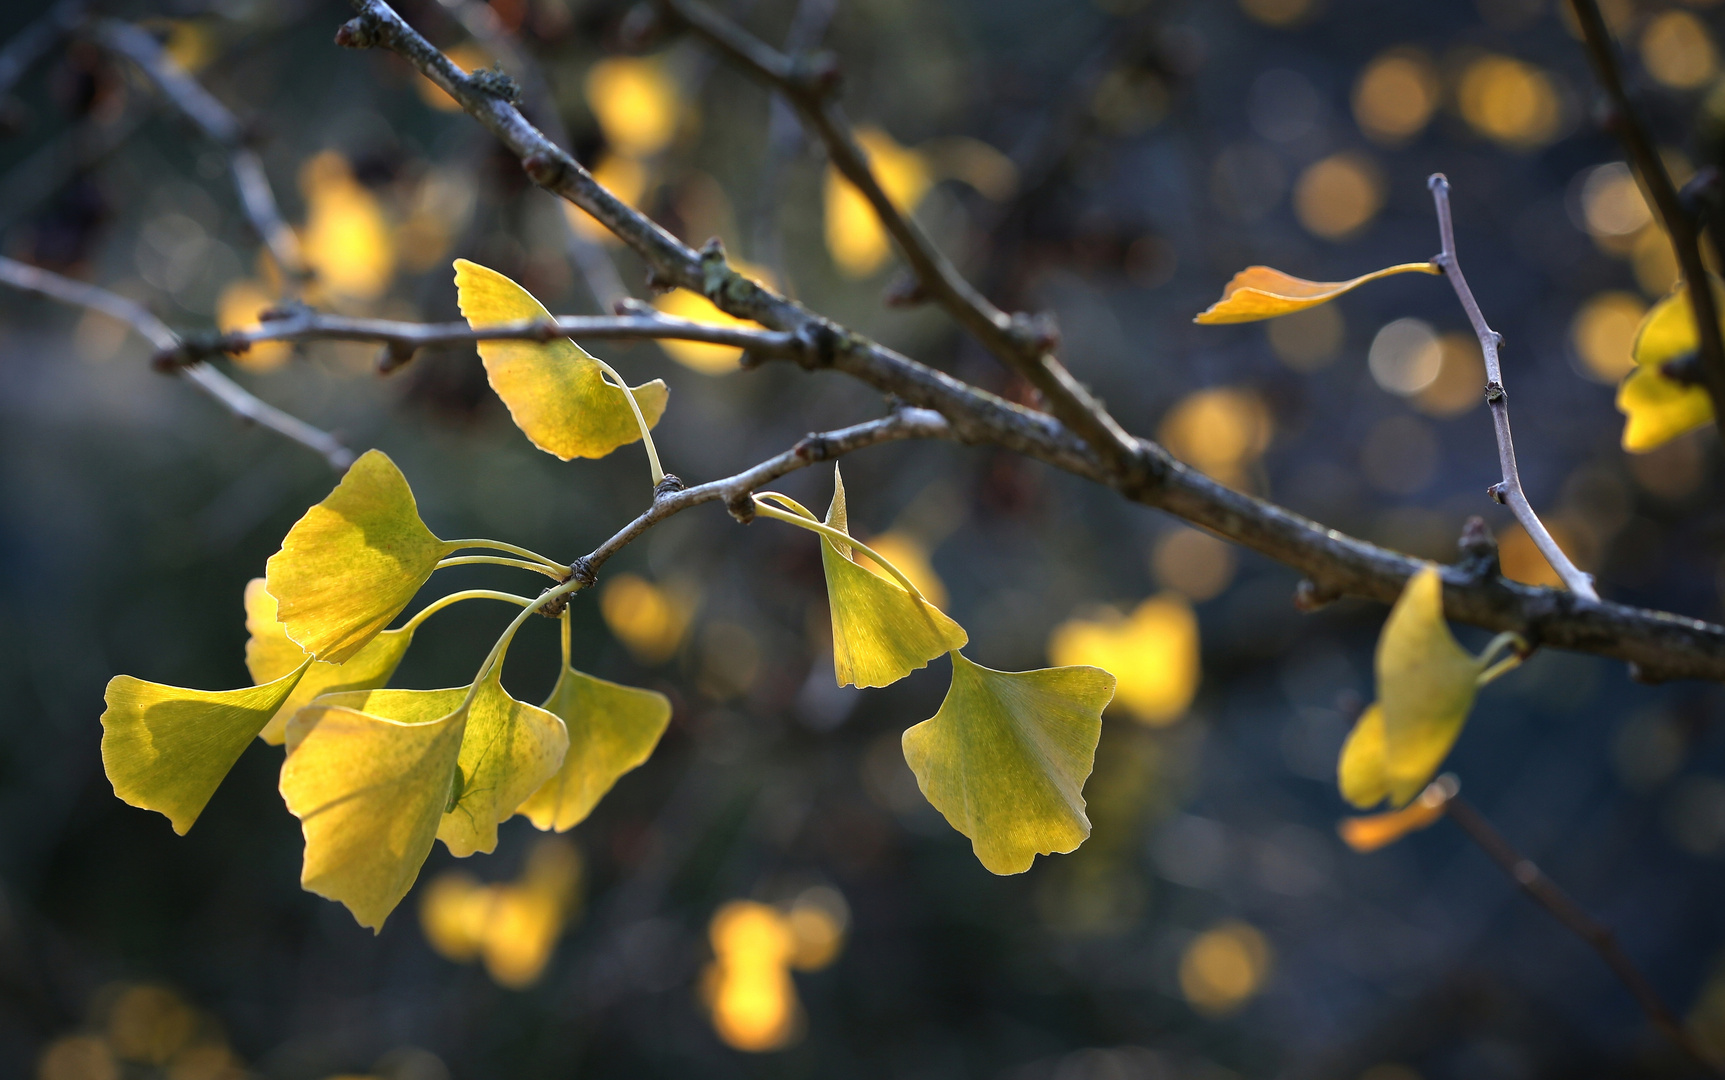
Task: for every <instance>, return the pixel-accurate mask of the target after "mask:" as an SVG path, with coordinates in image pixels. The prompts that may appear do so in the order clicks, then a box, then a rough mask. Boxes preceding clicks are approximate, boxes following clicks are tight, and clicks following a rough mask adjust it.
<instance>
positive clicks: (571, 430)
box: [455, 259, 669, 461]
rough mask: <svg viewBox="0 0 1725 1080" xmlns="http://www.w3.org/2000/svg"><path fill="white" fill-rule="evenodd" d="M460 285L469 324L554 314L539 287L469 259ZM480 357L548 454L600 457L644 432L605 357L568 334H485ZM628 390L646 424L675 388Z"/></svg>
mask: <svg viewBox="0 0 1725 1080" xmlns="http://www.w3.org/2000/svg"><path fill="white" fill-rule="evenodd" d="M455 291H456V301H457V303H459V304H460V306H461V314H462V315H463V316H465V317H466V318H467V324H468V325H469V326H474V327H479V326H495V325H496V324H498V323H506V322H517V321H520V320H522V319H543V320H545V321H546V322H550V321H551V320H552V315H551V313H550V312H549V311H546V310H545V307H544V305H542V304H540V303H539V301H537V300H535V299H534V298H533V294H532V293H530V292H528V291H527V290H526V289H523V288H522V287H521V286H519V285H517V284H516V283H515V282H513V281H511V280H509V279H508V278H506V277H504V276H503V275H502V274H499V273H498V272H497V271H495V270H492V269H489V268H487V267H484V266H480V265H479V264H478V263H472V262H468V261H467V260H466V259H457V260H455ZM479 356H480V359H481V360H483V361H484V362H485V375H486V378H488V379H490V380H491V389H492V390H494V391H496V392H497V396H498V397H500V398H502V399H503V403H504V404H505V405H507V406H508V407H509V415H510V416H511V417H513V418H514V420H515V426H516V427H519V428H520V429H521V430H522V431H523V432H525V433H526V435H527V437H528V439H530V440H532V442H533V445H534V446H537V447H538V448H539V449H541V450H543V451H545V452H546V453H548V454H555V455H557V456H558V457H560V458H562V459H563V460H564V461H568V460H569V459H570V458H578V457H581V458H599V457H604V456H605V455H606V454H609V453H610V452H611V451H613V450H615V449H617V448H618V447H619V446H627V445H628V444H629V443H632V442H635V441H636V440H638V439H639V438H640V437H641V429H640V425H639V424H637V423H636V421H635V411H634V410H633V409H631V408H630V407H629V401H628V399H627V398H626V397H624V396H623V394H624V391H623V389H622V388H621V387H618V386H613V385H612V384H610V383H608V382H606V380H605V376H604V372H603V370H602V369H601V368H600V366H599V364H598V362H597V361H595V360H594V359H593V358H592V357H591V356H589V355H587V353H586V351H585V350H583V349H582V348H581V346H579V345H577V344H575V343H574V342H573V341H571V340H569V339H568V338H557V339H555V340H552V341H547V342H545V343H543V344H541V343H538V342H533V341H482V342H480V343H479ZM629 392H630V393H633V394H634V395H635V401H636V403H637V404H638V405H639V406H640V407H641V415H642V417H643V418H644V419H645V420H646V421H647V426H648V427H653V426H654V425H656V424H657V423H658V422H659V417H660V416H662V415H664V412H665V399H666V396H667V395H668V393H669V391H667V390H666V388H665V384H664V382H663V381H662V380H660V379H654V380H653V381H652V382H650V383H646V384H645V385H642V386H637V387H635V388H634V389H633V390H631V391H629Z"/></svg>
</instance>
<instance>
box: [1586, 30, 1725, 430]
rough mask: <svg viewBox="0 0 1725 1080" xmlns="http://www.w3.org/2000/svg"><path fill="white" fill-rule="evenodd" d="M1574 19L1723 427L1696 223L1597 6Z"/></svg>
mask: <svg viewBox="0 0 1725 1080" xmlns="http://www.w3.org/2000/svg"><path fill="white" fill-rule="evenodd" d="M1570 5H1571V6H1572V7H1573V8H1574V9H1575V17H1576V20H1577V21H1578V22H1580V24H1581V36H1582V40H1583V41H1584V42H1585V43H1586V45H1587V58H1588V60H1589V62H1590V63H1592V65H1593V73H1594V75H1595V76H1596V77H1597V78H1598V79H1599V83H1600V86H1601V87H1602V88H1604V90H1605V93H1606V96H1607V97H1609V98H1610V99H1611V112H1610V113H1609V114H1608V116H1607V119H1606V123H1605V126H1606V127H1607V128H1609V129H1610V130H1611V131H1612V132H1613V133H1614V134H1616V136H1617V138H1618V140H1619V141H1620V142H1622V143H1623V148H1624V149H1625V150H1627V151H1628V152H1629V157H1630V159H1631V160H1633V161H1634V162H1635V171H1636V172H1638V173H1640V174H1641V182H1642V183H1643V184H1645V185H1647V192H1648V194H1650V195H1652V196H1653V207H1654V209H1655V210H1656V211H1658V213H1659V222H1660V224H1661V225H1663V226H1664V227H1665V235H1666V236H1667V237H1669V238H1670V240H1671V247H1672V250H1673V251H1675V252H1676V253H1677V265H1678V267H1679V268H1680V269H1681V271H1682V274H1683V280H1684V281H1685V282H1687V283H1688V285H1689V310H1690V312H1691V313H1692V314H1693V315H1694V316H1695V332H1696V336H1697V339H1698V340H1699V342H1700V345H1701V347H1700V350H1699V359H1700V365H1699V371H1698V374H1699V375H1700V379H1701V384H1702V385H1703V386H1704V387H1706V388H1707V396H1708V397H1709V398H1711V399H1712V401H1713V415H1714V416H1716V417H1719V418H1720V423H1725V332H1722V331H1721V330H1720V327H1719V307H1718V304H1717V303H1716V302H1715V300H1714V296H1713V290H1712V289H1711V288H1709V287H1708V284H1707V282H1708V280H1709V278H1708V274H1707V266H1706V264H1705V263H1704V262H1703V261H1702V259H1701V238H1700V230H1698V229H1697V228H1696V227H1695V219H1694V218H1692V217H1690V216H1689V212H1688V211H1687V210H1686V209H1684V206H1683V200H1682V199H1680V198H1679V197H1678V195H1677V186H1676V185H1675V184H1673V183H1672V182H1671V174H1670V173H1669V172H1667V171H1666V168H1665V160H1664V159H1663V158H1661V157H1660V156H1659V148H1658V147H1656V146H1655V145H1654V144H1653V138H1652V136H1650V135H1649V134H1648V133H1647V128H1646V127H1645V126H1644V125H1643V124H1642V123H1641V119H1640V117H1638V116H1637V115H1636V114H1635V108H1634V106H1633V105H1632V104H1631V102H1630V100H1629V91H1628V89H1627V88H1626V87H1625V86H1624V83H1623V69H1622V66H1621V65H1620V64H1619V63H1618V59H1617V48H1616V46H1615V45H1613V44H1612V42H1611V31H1610V30H1609V29H1607V27H1606V25H1605V19H1604V17H1603V16H1601V15H1600V13H1599V4H1598V3H1597V2H1596V0H1570Z"/></svg>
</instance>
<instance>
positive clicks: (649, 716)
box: [520, 664, 671, 832]
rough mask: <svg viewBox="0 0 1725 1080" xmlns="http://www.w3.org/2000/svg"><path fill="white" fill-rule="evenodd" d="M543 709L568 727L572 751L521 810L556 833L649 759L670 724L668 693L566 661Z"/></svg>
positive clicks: (578, 819)
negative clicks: (606, 676)
mask: <svg viewBox="0 0 1725 1080" xmlns="http://www.w3.org/2000/svg"><path fill="white" fill-rule="evenodd" d="M542 707H543V708H544V709H545V710H546V711H548V712H550V713H553V714H554V715H556V716H559V717H561V718H562V720H563V723H564V725H565V726H566V727H567V728H568V729H569V752H568V753H567V754H565V755H564V757H563V765H562V767H561V768H560V769H558V770H557V774H556V775H555V776H553V777H552V778H551V779H549V780H547V781H545V783H544V785H543V786H541V787H540V788H539V790H538V791H535V792H534V793H533V794H532V796H531V797H529V798H528V800H527V801H526V802H525V803H522V804H521V811H520V812H521V813H523V814H526V815H527V817H528V818H530V819H531V820H532V822H533V824H534V825H535V826H537V827H539V828H541V829H555V830H556V831H558V832H565V831H567V830H569V829H572V828H574V827H575V826H576V825H578V824H580V823H581V822H582V821H583V820H584V819H585V818H586V817H587V815H588V814H589V813H591V812H592V810H593V807H594V806H596V805H598V802H599V800H600V799H602V798H604V797H605V793H606V792H608V791H610V790H611V787H612V785H613V784H615V783H616V782H617V780H618V778H619V777H621V776H622V775H623V774H624V773H626V772H628V771H629V770H630V769H633V768H635V767H636V766H637V765H639V764H641V763H642V762H643V761H646V760H647V758H648V757H650V756H651V755H652V753H653V748H654V747H655V746H657V745H658V744H659V737H660V736H661V735H663V734H664V733H665V725H667V724H669V723H670V722H671V701H670V699H669V698H667V697H666V696H665V695H664V694H660V693H656V692H654V691H652V690H639V689H636V688H635V687H633V686H620V685H618V684H617V683H614V682H607V681H605V680H604V679H596V678H594V677H593V676H591V675H584V674H582V673H581V672H579V671H576V670H575V669H574V668H572V667H569V666H568V665H567V664H566V665H564V667H563V673H562V674H561V675H559V676H558V678H557V685H556V686H554V687H552V689H551V696H550V697H549V698H547V699H546V701H545V704H544V706H542Z"/></svg>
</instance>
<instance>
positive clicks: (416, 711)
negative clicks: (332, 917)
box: [281, 686, 467, 930]
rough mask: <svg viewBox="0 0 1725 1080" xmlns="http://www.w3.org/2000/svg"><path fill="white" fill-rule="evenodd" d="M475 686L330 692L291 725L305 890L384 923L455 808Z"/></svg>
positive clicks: (289, 793)
mask: <svg viewBox="0 0 1725 1080" xmlns="http://www.w3.org/2000/svg"><path fill="white" fill-rule="evenodd" d="M466 697H467V687H465V686H463V687H457V688H455V689H451V690H355V691H350V692H348V693H342V694H327V695H325V696H324V697H321V698H319V699H317V700H316V701H314V702H312V703H311V704H310V705H308V706H306V707H305V708H303V709H301V710H300V711H299V712H297V713H295V714H294V716H293V718H292V719H291V720H290V721H288V725H287V747H288V756H287V760H286V761H285V762H283V763H282V772H281V792H282V798H283V799H285V800H286V802H287V807H288V810H289V811H291V812H292V813H293V814H294V816H295V817H298V818H299V819H300V828H301V830H302V831H303V832H304V833H305V865H304V868H303V870H302V871H301V874H300V884H301V885H303V886H304V887H305V888H306V889H307V890H309V891H311V892H314V893H317V894H318V895H319V896H322V897H325V898H327V899H330V900H338V901H340V902H341V903H343V904H345V905H347V909H348V910H349V911H351V912H352V913H353V917H354V918H355V919H357V920H358V921H359V923H360V925H361V926H369V927H371V928H372V929H373V930H382V929H383V921H384V920H385V919H386V918H388V917H389V913H390V912H391V911H394V910H395V905H397V904H398V903H400V902H401V898H402V897H403V896H406V895H407V890H408V889H410V888H412V887H413V881H414V878H416V877H418V876H419V868H420V866H422V865H423V864H424V863H425V857H426V856H427V855H429V854H430V853H431V841H432V840H433V838H435V837H436V835H437V829H438V825H439V823H440V822H441V821H442V820H443V817H444V810H445V809H446V808H447V807H448V806H449V801H450V795H451V794H452V788H453V785H454V783H455V777H456V763H457V760H458V759H459V757H460V753H461V746H462V734H463V732H464V730H465V729H466V721H467V714H466V712H465V711H464V710H462V709H461V703H462V701H463V700H464V699H465V698H466Z"/></svg>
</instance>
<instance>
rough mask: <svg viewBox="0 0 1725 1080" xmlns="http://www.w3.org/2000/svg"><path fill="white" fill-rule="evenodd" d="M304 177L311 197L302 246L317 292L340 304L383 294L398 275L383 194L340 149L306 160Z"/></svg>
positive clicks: (306, 192)
mask: <svg viewBox="0 0 1725 1080" xmlns="http://www.w3.org/2000/svg"><path fill="white" fill-rule="evenodd" d="M299 180H300V191H301V192H302V193H304V195H305V201H306V225H305V232H304V234H303V236H302V238H301V247H302V249H303V251H304V254H305V260H306V263H307V264H308V265H309V266H310V267H311V268H312V270H313V272H314V273H315V274H316V275H317V278H316V283H315V284H316V288H317V291H318V292H320V293H322V294H323V295H325V296H326V297H328V300H329V302H331V303H333V304H338V305H339V304H341V303H344V302H345V303H354V302H363V301H367V300H374V299H376V298H377V297H379V296H381V295H382V294H383V292H384V291H385V290H386V289H388V288H389V283H390V281H391V279H392V278H393V277H394V275H395V240H394V238H393V236H392V235H391V233H390V228H389V223H388V221H387V220H386V219H385V217H384V212H383V206H382V204H381V203H380V202H379V201H378V199H377V196H375V195H373V194H372V193H371V191H370V190H369V189H367V188H366V187H365V186H364V185H362V184H361V183H360V182H359V181H358V180H356V179H354V175H353V169H352V168H351V167H350V166H349V165H348V162H347V159H346V158H345V157H343V156H342V155H341V154H339V153H337V152H336V151H334V150H325V151H324V152H322V153H320V154H318V155H317V156H315V157H313V158H312V159H311V160H310V161H308V162H306V163H305V166H304V167H303V168H302V169H301V170H300V178H299Z"/></svg>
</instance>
